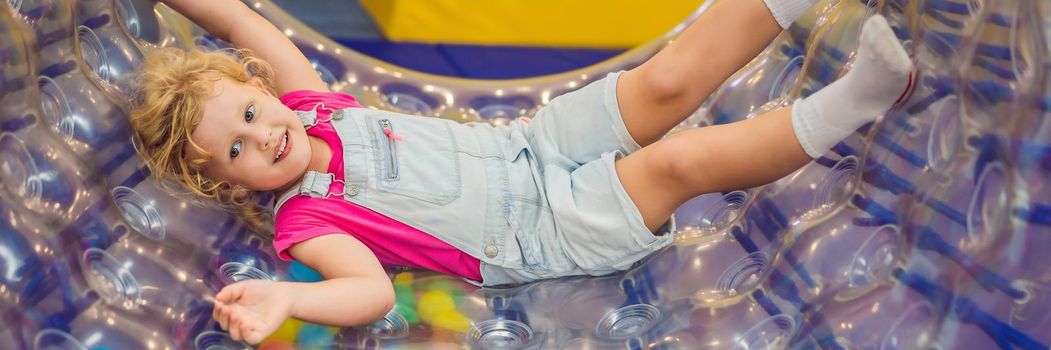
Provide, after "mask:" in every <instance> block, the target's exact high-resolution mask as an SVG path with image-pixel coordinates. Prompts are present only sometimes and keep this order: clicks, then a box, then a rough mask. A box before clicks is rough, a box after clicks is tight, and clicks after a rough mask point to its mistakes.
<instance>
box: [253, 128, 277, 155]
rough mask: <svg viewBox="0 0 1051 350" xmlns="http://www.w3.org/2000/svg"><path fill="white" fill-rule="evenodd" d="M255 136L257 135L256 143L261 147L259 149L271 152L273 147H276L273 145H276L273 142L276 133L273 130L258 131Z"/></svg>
mask: <svg viewBox="0 0 1051 350" xmlns="http://www.w3.org/2000/svg"><path fill="white" fill-rule="evenodd" d="M254 134H255V135H256V137H255V142H256V143H257V144H258V145H259V149H260V150H263V151H266V150H269V149H270V148H271V147H274V145H273V143H274V142H273V138H274V137H273V136H274V135H273V134H274V131H273V130H270V129H262V130H256V131H255V132H254Z"/></svg>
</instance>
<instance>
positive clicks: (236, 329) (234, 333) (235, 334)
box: [230, 313, 241, 341]
mask: <svg viewBox="0 0 1051 350" xmlns="http://www.w3.org/2000/svg"><path fill="white" fill-rule="evenodd" d="M230 338H231V339H233V340H234V341H240V340H241V316H240V314H238V313H234V314H233V315H231V316H230Z"/></svg>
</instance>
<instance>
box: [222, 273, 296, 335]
mask: <svg viewBox="0 0 1051 350" xmlns="http://www.w3.org/2000/svg"><path fill="white" fill-rule="evenodd" d="M288 287H289V285H286V284H282V283H279V282H275V281H269V280H248V281H241V282H237V283H234V284H231V285H229V286H226V288H223V290H221V291H219V294H216V295H215V307H214V308H213V309H212V317H213V318H215V320H216V321H218V322H219V325H220V326H221V327H222V328H223V330H225V331H227V332H229V333H230V337H231V338H232V339H233V340H244V341H246V342H248V343H250V344H258V343H259V342H261V341H263V339H264V338H266V337H267V336H269V335H270V334H271V333H274V331H276V330H277V328H278V327H280V326H281V324H282V323H283V322H284V321H285V319H286V318H288V316H289V312H290V311H291V309H292V293H290V290H289V288H288Z"/></svg>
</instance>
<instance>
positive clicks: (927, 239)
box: [916, 226, 1026, 299]
mask: <svg viewBox="0 0 1051 350" xmlns="http://www.w3.org/2000/svg"><path fill="white" fill-rule="evenodd" d="M916 245H917V246H918V247H919V248H920V249H923V250H929V251H933V252H936V253H938V254H940V255H942V256H944V257H946V258H948V259H949V260H952V261H953V262H955V263H956V264H957V265H959V266H960V267H962V268H963V269H964V271H967V273H968V274H970V275H971V277H973V278H974V280H975V281H977V282H978V284H979V285H981V286H982V288H984V289H985V290H988V291H994V290H999V291H1001V292H1003V293H1004V294H1007V296H1009V297H1011V298H1012V299H1022V298H1025V297H1026V292H1025V291H1022V290H1019V289H1017V288H1015V287H1013V286H1011V281H1010V280H1008V279H1006V278H1004V277H1003V276H1001V275H999V274H997V273H995V272H993V271H992V270H990V269H988V268H986V267H985V266H982V265H981V264H979V263H978V262H975V261H974V259H972V258H971V257H970V256H968V255H967V254H965V253H964V252H962V251H960V250H959V249H958V248H956V247H954V246H953V245H952V244H949V242H946V241H945V240H943V239H942V238H941V236H939V235H938V233H937V232H935V231H934V230H933V229H931V228H930V227H928V226H923V227H919V228H918V230H917V235H916Z"/></svg>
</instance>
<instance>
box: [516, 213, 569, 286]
mask: <svg viewBox="0 0 1051 350" xmlns="http://www.w3.org/2000/svg"><path fill="white" fill-rule="evenodd" d="M511 203H512V204H511V210H510V213H508V218H507V221H508V225H510V226H511V231H512V232H513V233H514V235H515V240H516V242H517V243H518V247H519V249H520V251H521V253H522V267H523V268H524V269H525V270H526V271H529V272H532V273H535V274H538V275H542V276H543V275H547V274H550V273H557V272H560V271H565V270H566V269H567V268H568V266H566V264H565V263H564V262H565V261H568V260H566V259H565V254H564V253H563V252H562V247H561V245H560V244H559V242H558V237H556V234H555V222H554V216H553V214H552V213H551V209H550V208H547V207H546V206H543V205H539V204H538V203H536V202H534V201H532V200H527V199H512V200H511Z"/></svg>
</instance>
